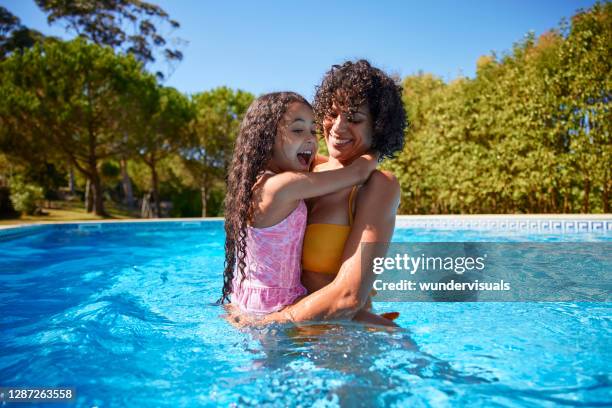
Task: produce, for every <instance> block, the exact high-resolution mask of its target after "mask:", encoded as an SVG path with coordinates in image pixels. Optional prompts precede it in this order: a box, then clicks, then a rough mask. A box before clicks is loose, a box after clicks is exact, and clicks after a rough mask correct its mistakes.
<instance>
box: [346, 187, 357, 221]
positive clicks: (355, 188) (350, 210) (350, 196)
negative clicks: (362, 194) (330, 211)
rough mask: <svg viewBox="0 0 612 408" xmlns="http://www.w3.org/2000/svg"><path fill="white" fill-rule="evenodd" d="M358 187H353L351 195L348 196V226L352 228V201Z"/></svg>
mask: <svg viewBox="0 0 612 408" xmlns="http://www.w3.org/2000/svg"><path fill="white" fill-rule="evenodd" d="M357 187H358V186H356V185H355V186H353V189H352V190H351V193H350V194H349V202H348V215H349V225H350V226H351V227H352V226H353V199H354V198H355V193H356V192H357Z"/></svg>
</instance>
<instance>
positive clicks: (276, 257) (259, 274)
mask: <svg viewBox="0 0 612 408" xmlns="http://www.w3.org/2000/svg"><path fill="white" fill-rule="evenodd" d="M306 215H307V210H306V204H305V203H304V200H300V203H299V204H298V206H297V208H296V209H295V210H293V212H292V213H291V214H289V215H288V216H287V218H285V219H284V220H282V221H281V222H279V223H278V224H276V225H273V226H271V227H265V228H254V227H250V226H247V237H246V256H245V263H246V266H245V268H244V273H245V278H244V281H242V283H240V280H241V276H240V273H238V269H237V268H236V269H235V270H234V279H233V281H232V295H231V300H232V303H235V304H237V305H238V306H239V307H240V309H242V310H243V311H245V312H250V313H271V312H276V311H278V310H281V309H282V308H284V307H285V306H288V305H290V304H292V303H294V302H295V300H296V299H297V298H299V297H300V296H302V295H305V294H306V288H305V287H304V286H302V283H301V282H300V275H301V273H302V268H301V258H302V243H303V241H304V232H305V230H306Z"/></svg>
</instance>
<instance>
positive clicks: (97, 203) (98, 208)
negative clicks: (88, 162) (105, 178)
mask: <svg viewBox="0 0 612 408" xmlns="http://www.w3.org/2000/svg"><path fill="white" fill-rule="evenodd" d="M90 171H91V175H92V177H91V178H92V180H91V185H92V188H93V202H94V213H95V214H96V215H99V216H101V217H106V216H107V215H108V214H106V211H105V210H104V197H103V195H102V194H103V191H102V180H100V175H99V174H98V169H97V168H96V167H95V165H94V166H93V167H92V168H91V170H90Z"/></svg>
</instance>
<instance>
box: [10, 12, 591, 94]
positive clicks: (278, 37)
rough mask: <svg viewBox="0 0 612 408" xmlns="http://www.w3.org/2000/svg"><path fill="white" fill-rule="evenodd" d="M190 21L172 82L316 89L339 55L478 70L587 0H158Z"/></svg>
mask: <svg viewBox="0 0 612 408" xmlns="http://www.w3.org/2000/svg"><path fill="white" fill-rule="evenodd" d="M149 1H151V2H153V3H156V4H159V5H160V6H162V8H164V9H165V10H166V11H167V12H168V13H169V14H170V16H171V17H172V18H173V19H175V20H177V21H179V22H180V23H181V28H180V29H178V30H176V31H175V32H174V36H176V37H179V38H181V39H184V40H186V41H187V42H188V44H187V45H186V46H184V47H183V53H184V55H185V58H184V60H183V61H182V62H181V63H180V64H179V65H178V66H177V67H176V69H175V71H174V73H173V74H172V76H171V77H169V78H168V80H167V81H166V83H165V84H166V85H169V86H174V87H176V88H178V89H179V90H181V91H183V92H186V93H193V92H199V91H203V90H208V89H211V88H214V87H216V86H220V85H227V86H230V87H232V88H240V89H244V90H247V91H250V92H253V93H254V94H256V95H257V94H261V93H264V92H269V91H277V90H294V91H297V92H300V93H301V94H303V95H304V96H306V97H307V98H309V99H310V98H312V96H313V94H314V87H315V85H317V84H318V83H319V81H320V80H321V78H322V76H323V74H324V73H325V71H326V70H328V69H329V67H330V66H331V65H332V64H337V63H341V62H343V61H344V60H346V59H354V58H367V59H369V60H370V61H371V62H372V63H373V64H375V65H376V66H378V67H380V68H382V69H384V70H385V71H387V72H389V73H393V74H399V75H400V76H402V77H403V76H406V75H409V74H413V73H416V72H418V71H419V70H422V71H425V72H431V73H433V74H436V75H438V76H440V77H442V78H443V79H445V80H447V81H448V80H451V79H453V78H455V77H457V76H458V75H466V76H473V75H474V71H475V65H476V60H477V58H478V57H479V56H481V55H484V54H489V53H490V52H491V51H495V52H497V53H498V54H500V53H503V52H504V51H508V50H510V49H511V47H512V44H513V43H514V42H516V41H519V40H521V39H522V38H523V36H524V35H525V34H526V33H527V32H528V31H530V30H532V31H534V32H535V33H536V35H539V34H542V33H543V32H545V31H547V30H548V29H550V28H554V27H557V26H558V24H559V21H560V20H561V18H563V17H566V18H568V17H570V16H571V15H572V14H574V13H575V11H576V10H577V9H579V8H588V7H590V6H591V5H592V4H594V1H587V0H536V1H532V0H530V1H528V0H494V1H490V0H489V1H469V0H466V1H446V0H445V1H432V2H426V1H422V2H417V1H380V2H374V1H350V2H349V1H329V2H323V1H308V2H291V1H250V2H246V1H244V2H236V1H230V2H222V1H201V0H200V1H198V0H163V1H155V0H149ZM0 4H1V5H3V6H4V7H6V8H8V9H9V10H10V11H11V12H12V13H13V14H15V15H17V16H18V17H19V18H20V19H21V21H22V23H23V24H25V25H27V26H29V27H33V28H35V29H38V30H39V31H41V32H43V33H45V34H52V35H57V36H61V37H64V38H69V36H67V35H66V34H65V32H64V30H63V28H62V27H61V26H60V25H55V26H53V27H49V26H48V25H47V22H46V17H45V15H44V14H43V13H42V12H41V11H40V10H39V9H38V8H37V7H36V5H35V4H34V1H33V0H0Z"/></svg>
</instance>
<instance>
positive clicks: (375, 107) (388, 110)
mask: <svg viewBox="0 0 612 408" xmlns="http://www.w3.org/2000/svg"><path fill="white" fill-rule="evenodd" d="M334 102H335V103H336V106H337V107H338V108H339V109H341V110H343V111H345V112H346V113H347V115H348V117H349V119H350V118H351V117H352V115H354V114H355V112H356V111H357V108H359V105H361V104H362V103H364V102H365V103H367V104H368V107H369V108H370V113H371V115H372V127H373V130H374V134H373V138H372V149H373V150H376V151H378V152H380V159H381V160H382V159H383V158H385V157H392V156H393V154H394V153H396V152H398V151H401V150H402V149H403V147H404V128H405V127H406V125H407V120H406V111H405V109H404V104H403V103H402V88H401V86H400V85H398V84H397V83H396V82H395V81H394V80H393V79H392V78H390V77H389V76H388V75H387V74H385V73H384V72H383V71H381V70H380V69H378V68H374V67H373V66H371V65H370V63H369V62H368V61H366V60H363V59H361V60H358V61H355V62H352V61H347V62H345V63H344V64H342V65H333V66H332V68H331V69H330V70H329V71H328V72H327V73H326V74H325V77H324V78H323V82H322V83H321V85H320V86H318V87H317V91H316V95H315V99H314V113H315V119H316V122H317V127H318V131H319V133H321V134H323V120H324V119H325V117H329V116H332V114H333V111H332V104H333V103H334Z"/></svg>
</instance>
